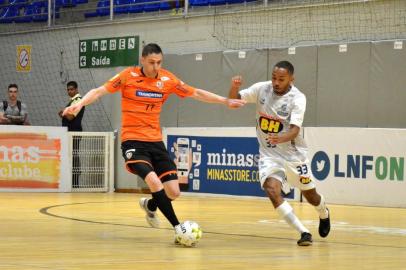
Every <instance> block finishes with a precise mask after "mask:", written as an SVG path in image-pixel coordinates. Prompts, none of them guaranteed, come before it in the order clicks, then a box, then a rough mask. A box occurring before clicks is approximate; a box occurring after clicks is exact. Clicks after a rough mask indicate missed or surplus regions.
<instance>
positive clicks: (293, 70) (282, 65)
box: [274, 61, 295, 75]
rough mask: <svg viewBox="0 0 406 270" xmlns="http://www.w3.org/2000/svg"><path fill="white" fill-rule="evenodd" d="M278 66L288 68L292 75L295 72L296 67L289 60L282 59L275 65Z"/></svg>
mask: <svg viewBox="0 0 406 270" xmlns="http://www.w3.org/2000/svg"><path fill="white" fill-rule="evenodd" d="M276 67H277V68H283V69H286V70H287V71H288V73H289V74H290V75H293V73H294V72H295V68H294V67H293V65H292V63H290V62H289V61H280V62H278V63H276V65H275V66H274V68H276Z"/></svg>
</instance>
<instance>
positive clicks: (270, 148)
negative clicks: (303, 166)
mask: <svg viewBox="0 0 406 270" xmlns="http://www.w3.org/2000/svg"><path fill="white" fill-rule="evenodd" d="M239 93H240V95H241V99H243V100H245V101H247V102H249V103H256V107H257V108H256V120H257V125H256V129H257V137H258V141H259V145H260V148H259V152H260V154H261V156H266V157H275V158H282V159H284V160H286V161H291V162H304V161H306V160H307V157H306V156H307V146H306V143H305V141H304V139H303V138H302V135H301V134H299V135H298V136H297V137H296V138H295V139H294V140H292V141H290V142H286V143H280V144H277V145H272V144H270V143H269V142H268V141H267V140H266V139H267V138H268V136H269V134H270V133H283V132H287V131H288V130H289V129H290V125H295V126H298V127H301V126H302V123H303V118H304V113H305V110H306V97H305V95H304V94H303V93H302V92H300V91H299V89H297V88H296V87H295V86H293V85H292V87H291V89H290V90H289V92H287V93H286V94H284V95H283V96H278V95H277V94H275V93H274V91H273V88H272V82H271V81H267V82H259V83H256V84H254V85H252V86H251V87H249V88H247V89H244V90H241V91H240V92H239Z"/></svg>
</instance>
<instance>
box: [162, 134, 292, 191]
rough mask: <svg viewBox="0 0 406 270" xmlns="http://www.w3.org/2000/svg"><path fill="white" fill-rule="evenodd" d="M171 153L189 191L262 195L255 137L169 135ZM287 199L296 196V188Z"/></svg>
mask: <svg viewBox="0 0 406 270" xmlns="http://www.w3.org/2000/svg"><path fill="white" fill-rule="evenodd" d="M167 143H168V144H167V147H168V151H169V154H170V156H171V158H172V159H173V160H175V163H176V165H177V168H178V177H179V182H180V183H184V184H187V191H188V192H202V193H215V194H229V195H244V196H260V197H264V196H265V192H264V191H263V190H262V189H261V187H260V183H259V178H258V177H259V175H258V162H259V152H258V141H257V139H256V138H255V137H201V136H185V135H168V138H167ZM287 198H291V199H292V198H294V190H293V189H292V190H291V192H290V193H289V194H288V196H287Z"/></svg>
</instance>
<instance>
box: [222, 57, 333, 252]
mask: <svg viewBox="0 0 406 270" xmlns="http://www.w3.org/2000/svg"><path fill="white" fill-rule="evenodd" d="M293 73H294V67H293V65H292V64H291V63H290V62H288V61H281V62H278V63H277V64H276V65H275V66H274V68H273V71H272V81H267V82H260V83H256V84H254V85H252V86H251V87H249V88H247V89H244V90H241V91H239V88H240V86H241V84H242V78H241V77H240V76H236V77H233V79H232V83H231V88H230V93H229V98H240V99H243V100H245V101H247V102H249V103H256V120H257V123H256V126H257V137H258V141H259V153H260V160H259V177H260V182H261V187H262V188H263V189H264V190H265V192H266V194H267V195H268V197H269V198H270V200H271V202H272V204H273V206H274V207H275V209H276V211H277V212H278V214H279V215H280V216H281V217H282V218H283V219H284V220H285V221H286V222H287V223H288V224H289V225H290V226H292V227H293V228H294V229H296V230H297V231H298V232H299V233H300V239H299V240H298V242H297V244H298V245H299V246H309V245H311V244H312V242H313V240H312V235H311V234H310V232H309V230H308V229H307V228H306V227H305V226H304V225H303V224H302V223H301V222H300V220H299V219H298V218H297V217H296V215H295V214H294V213H293V209H292V207H291V206H290V204H289V203H288V202H287V201H285V200H284V199H283V197H282V187H283V186H284V185H285V183H286V181H287V182H288V183H289V184H291V185H293V186H295V187H297V188H299V189H300V190H301V191H302V194H303V196H304V197H305V198H306V200H307V201H308V202H309V203H310V204H312V205H313V206H315V208H316V210H317V212H318V213H319V218H320V223H319V234H320V236H321V237H326V236H327V235H328V234H329V232H330V213H329V210H328V208H327V207H326V203H325V201H324V198H323V196H322V195H319V194H318V193H317V191H316V188H315V185H314V183H313V181H312V180H311V178H310V166H309V164H308V159H307V146H306V143H305V141H304V139H303V138H302V136H301V135H300V128H301V126H302V123H303V117H304V113H305V110H306V97H305V95H304V94H303V93H302V92H300V91H299V89H297V88H296V87H295V86H294V85H293V80H294V76H293Z"/></svg>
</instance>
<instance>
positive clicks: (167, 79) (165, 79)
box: [161, 76, 170, 82]
mask: <svg viewBox="0 0 406 270" xmlns="http://www.w3.org/2000/svg"><path fill="white" fill-rule="evenodd" d="M169 80H170V78H169V77H166V76H164V77H161V81H163V82H165V81H169Z"/></svg>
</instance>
